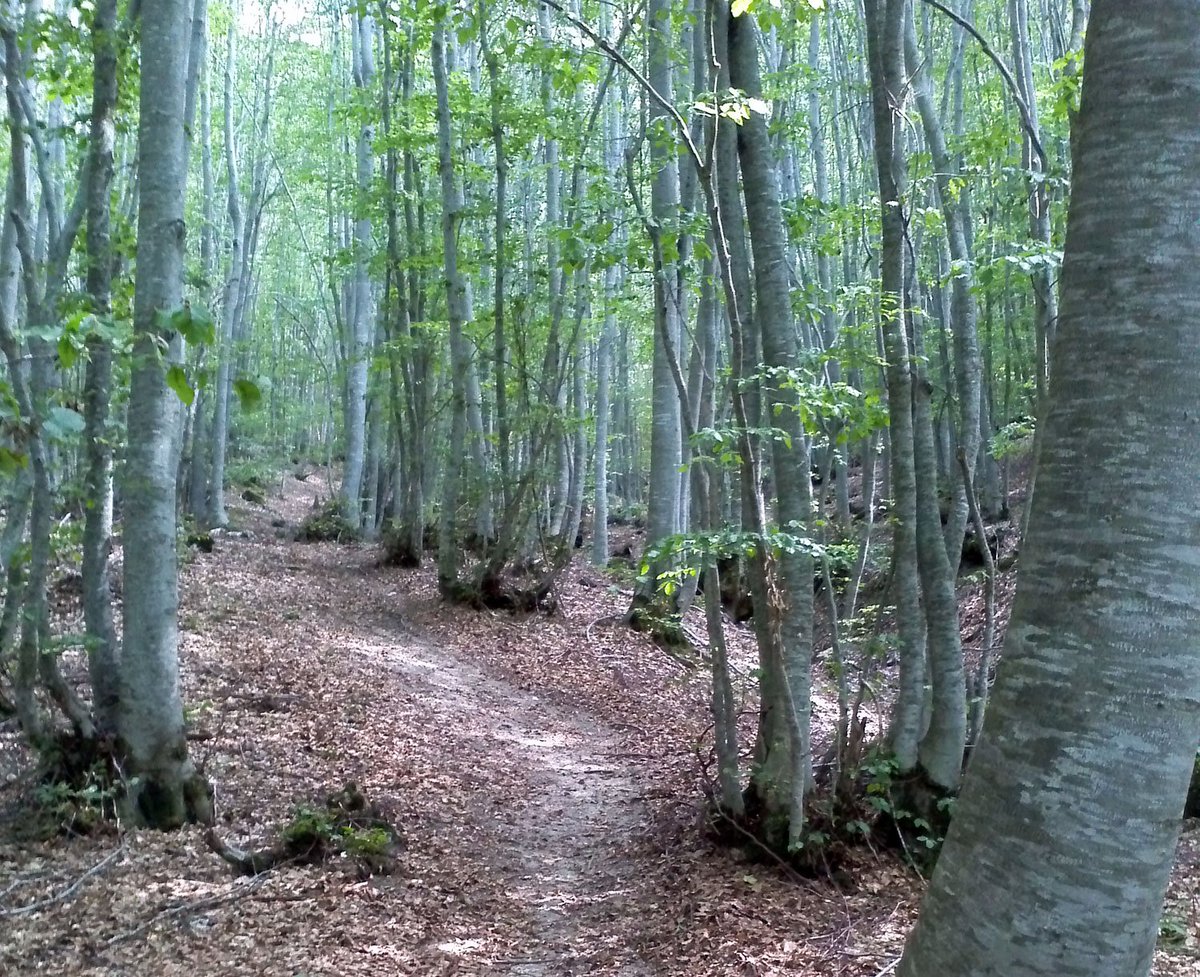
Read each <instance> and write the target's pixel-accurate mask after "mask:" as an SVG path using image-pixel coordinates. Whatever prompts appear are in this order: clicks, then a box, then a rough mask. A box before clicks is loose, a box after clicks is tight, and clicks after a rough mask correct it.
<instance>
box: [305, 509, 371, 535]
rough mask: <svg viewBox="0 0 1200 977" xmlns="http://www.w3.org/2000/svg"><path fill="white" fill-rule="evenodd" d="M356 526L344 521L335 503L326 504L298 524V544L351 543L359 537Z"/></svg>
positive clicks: (344, 517)
mask: <svg viewBox="0 0 1200 977" xmlns="http://www.w3.org/2000/svg"><path fill="white" fill-rule="evenodd" d="M361 535H362V534H361V533H360V532H359V530H358V527H357V526H352V525H351V524H350V522H349V521H348V520H347V519H346V516H345V514H344V513H343V512H342V508H341V506H340V505H338V503H337V502H327V503H326V504H325V505H323V506H321V507H320V508H319V509H317V510H316V511H315V512H313V513H311V514H310V515H309V516H308V518H307V519H305V520H304V522H302V523H301V524H300V529H299V530H297V532H296V541H297V542H299V543H352V542H354V541H356V540H358V539H359V538H360V537H361Z"/></svg>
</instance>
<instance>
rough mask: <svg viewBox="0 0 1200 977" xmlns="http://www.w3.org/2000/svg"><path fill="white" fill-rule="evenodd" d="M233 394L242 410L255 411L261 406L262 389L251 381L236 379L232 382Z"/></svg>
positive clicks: (243, 378)
mask: <svg viewBox="0 0 1200 977" xmlns="http://www.w3.org/2000/svg"><path fill="white" fill-rule="evenodd" d="M233 392H234V393H235V394H237V399H238V402H239V403H240V404H241V405H242V409H243V410H257V409H258V408H259V407H260V406H261V405H262V399H263V395H262V388H260V387H259V385H258V384H257V383H255V382H254V381H253V380H248V379H246V378H245V377H238V378H237V379H236V380H234V381H233Z"/></svg>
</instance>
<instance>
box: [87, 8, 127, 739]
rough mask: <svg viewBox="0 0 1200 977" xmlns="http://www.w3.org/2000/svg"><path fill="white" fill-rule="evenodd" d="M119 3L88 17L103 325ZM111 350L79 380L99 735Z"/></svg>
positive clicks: (97, 292)
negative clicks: (87, 505) (85, 456)
mask: <svg viewBox="0 0 1200 977" xmlns="http://www.w3.org/2000/svg"><path fill="white" fill-rule="evenodd" d="M116 32H117V0H98V2H97V3H96V8H95V11H94V12H93V15H92V59H93V72H92V118H91V129H90V133H89V136H90V142H89V145H88V149H89V152H90V153H91V163H90V166H89V171H88V176H89V179H90V181H91V182H90V186H89V187H88V202H87V290H88V295H89V296H90V297H91V300H92V311H93V313H94V314H95V315H96V316H97V318H98V319H100V320H101V321H103V320H105V319H106V318H107V317H109V316H110V315H111V314H112V270H113V254H112V236H111V223H110V203H109V201H110V197H111V194H112V179H113V151H114V146H115V140H116V126H115V121H114V118H113V116H114V113H115V111H116V105H117V33H116ZM111 395H112V347H111V345H110V340H109V339H108V338H107V337H106V336H104V335H103V334H100V335H93V336H92V337H91V338H90V339H89V341H88V365H87V371H86V378H85V380H84V431H83V435H84V450H85V451H86V453H87V458H86V474H85V476H84V491H85V492H86V493H87V498H88V501H89V503H90V505H89V507H88V508H87V510H86V512H85V514H84V524H83V566H82V576H83V614H84V621H85V624H86V627H87V635H88V675H89V678H90V680H91V683H92V699H93V711H94V714H95V717H96V724H97V726H98V727H99V728H100V729H101V730H102V731H103V732H105V733H109V732H113V731H115V729H116V720H117V716H116V712H117V702H118V699H119V695H120V691H119V685H118V676H117V636H116V630H115V628H114V627H113V613H112V595H111V592H110V590H109V579H108V557H109V551H110V548H111V540H112V520H113V456H112V440H111V435H110V432H109V430H108V428H109V399H110V397H111Z"/></svg>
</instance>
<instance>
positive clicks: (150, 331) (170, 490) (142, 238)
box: [118, 0, 212, 828]
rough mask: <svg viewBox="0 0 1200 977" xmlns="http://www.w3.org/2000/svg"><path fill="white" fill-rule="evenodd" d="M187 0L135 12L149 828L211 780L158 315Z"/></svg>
mask: <svg viewBox="0 0 1200 977" xmlns="http://www.w3.org/2000/svg"><path fill="white" fill-rule="evenodd" d="M190 23H191V5H190V3H189V2H187V0H159V2H157V3H154V4H149V5H147V7H146V9H145V10H144V11H143V12H142V23H141V45H140V48H141V65H142V67H141V99H140V118H139V123H138V177H139V181H140V186H139V199H138V254H137V277H136V282H135V289H136V290H135V299H134V333H135V341H134V354H133V356H134V359H133V373H132V382H131V388H130V396H129V420H128V430H129V447H128V452H127V455H126V463H125V471H124V483H123V484H124V503H125V508H124V512H125V513H126V517H125V520H124V527H123V539H124V550H125V582H124V587H123V593H124V602H125V603H124V623H125V627H124V647H123V649H122V655H121V665H120V675H121V682H120V689H121V701H120V711H119V715H118V729H119V732H120V738H121V742H122V745H123V747H124V752H125V756H126V763H127V767H126V772H127V773H128V774H129V775H130V776H131V777H133V778H136V779H135V780H133V781H131V784H130V788H129V794H128V806H129V813H130V815H131V816H132V817H133V818H134V819H135V820H137V821H140V822H143V823H145V824H147V825H150V826H152V827H159V828H170V827H176V826H178V825H180V824H182V823H183V822H184V821H187V820H189V819H197V820H208V819H210V818H211V816H212V802H211V799H210V797H209V793H208V785H207V783H206V782H205V781H204V778H203V777H202V776H201V775H200V774H199V773H198V772H197V771H196V770H195V768H194V767H193V766H192V764H191V761H190V760H189V759H188V752H187V740H186V738H185V737H184V722H183V703H182V700H181V697H180V691H179V656H178V642H179V632H178V623H177V614H178V606H179V593H178V577H177V566H176V555H175V476H176V472H177V468H176V464H175V458H174V441H175V432H176V430H177V428H178V425H177V423H176V419H177V417H178V413H179V401H178V399H177V398H176V396H175V394H174V393H173V392H172V391H171V390H170V388H168V387H167V385H166V382H165V373H166V365H167V364H166V362H165V360H166V357H165V356H164V355H163V353H162V351H161V349H160V343H162V342H164V341H166V342H169V341H170V338H171V337H170V336H169V335H166V334H165V333H164V331H163V327H162V324H161V322H160V317H161V316H162V315H163V314H170V313H171V312H173V311H174V310H176V309H178V308H179V307H180V306H181V304H182V299H183V289H182V280H183V254H184V234H185V225H184V219H183V214H184V191H185V188H186V183H187V140H186V134H185V127H184V105H185V98H186V87H187V85H186V80H187V62H188V35H189V28H190Z"/></svg>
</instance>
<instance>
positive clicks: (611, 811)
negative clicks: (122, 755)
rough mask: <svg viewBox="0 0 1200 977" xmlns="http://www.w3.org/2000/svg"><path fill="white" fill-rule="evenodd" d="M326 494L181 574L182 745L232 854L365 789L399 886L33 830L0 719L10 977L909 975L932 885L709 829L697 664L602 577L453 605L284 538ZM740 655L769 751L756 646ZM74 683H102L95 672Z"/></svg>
mask: <svg viewBox="0 0 1200 977" xmlns="http://www.w3.org/2000/svg"><path fill="white" fill-rule="evenodd" d="M323 494H327V490H325V489H323V488H322V487H321V486H320V485H317V486H314V485H313V483H312V482H311V481H309V482H304V483H301V482H299V481H296V480H294V479H291V478H287V479H285V480H284V482H283V485H282V497H281V498H278V497H272V498H271V500H270V503H269V507H268V508H263V507H250V508H246V507H240V508H237V507H235V508H234V509H233V512H234V519H235V522H236V524H237V525H238V526H239V527H241V528H244V529H246V530H248V535H239V534H222V535H220V536H219V537H218V539H217V544H216V549H215V552H213V553H212V554H193V555H192V557H191V559H190V561H189V563H188V565H187V566H186V567H185V570H184V574H183V605H182V611H181V626H182V642H181V659H182V673H183V674H182V680H183V692H184V700H185V702H186V704H187V715H188V720H189V730H190V737H191V740H192V743H191V750H192V755H193V756H194V757H195V758H196V760H197V761H198V762H200V763H201V764H202V765H203V767H204V769H205V771H206V773H207V775H208V776H209V778H210V779H211V781H212V783H213V784H214V786H215V788H216V794H217V797H216V799H217V809H218V812H219V817H220V824H219V831H220V833H221V835H222V836H223V837H225V838H227V839H229V840H231V841H233V842H235V843H240V844H259V843H263V842H264V841H265V840H267V839H268V838H272V837H273V836H274V833H275V832H276V831H277V830H278V828H279V826H280V825H281V824H284V823H286V822H287V821H288V819H289V818H290V817H291V816H292V814H293V812H294V811H295V809H296V807H297V806H298V805H305V804H313V803H320V798H321V797H322V796H323V795H326V794H328V793H330V792H332V791H336V790H338V789H339V788H341V787H342V786H343V785H344V784H345V783H346V782H348V781H353V782H355V783H356V784H358V785H359V786H360V787H361V788H362V789H363V790H364V791H365V792H366V794H367V795H368V796H369V797H370V798H371V799H372V800H374V801H376V802H377V803H379V804H380V805H381V806H382V807H383V808H384V810H385V813H386V814H387V815H388V816H389V817H390V818H392V819H393V820H394V821H395V822H397V823H398V824H399V825H400V826H401V827H402V828H403V830H404V833H405V835H406V838H407V848H406V850H405V851H404V852H403V853H402V855H401V857H400V860H399V870H398V871H397V872H396V873H395V874H393V875H390V876H384V877H374V878H368V879H363V878H360V877H359V875H358V874H357V872H356V871H355V869H354V866H353V865H351V864H350V863H348V862H346V863H334V864H332V865H329V866H325V867H312V866H303V867H301V866H285V867H281V868H279V869H276V870H275V871H272V872H270V873H268V874H266V875H264V876H260V877H258V878H256V879H253V880H247V879H235V878H233V877H232V876H231V874H230V873H229V871H228V870H227V868H226V866H225V865H224V864H223V863H221V862H220V861H219V859H217V858H216V856H214V855H213V854H212V853H211V852H209V851H208V850H207V849H206V847H205V845H204V843H203V840H202V837H201V832H200V831H199V830H198V829H195V828H189V829H185V830H184V831H181V832H177V833H174V834H170V835H162V834H156V833H153V832H127V833H125V834H123V835H121V836H118V835H117V834H116V833H115V832H102V833H98V834H94V835H92V836H90V837H87V838H82V839H79V838H76V839H71V840H63V839H55V840H52V841H48V842H41V843H35V842H28V841H24V842H21V841H16V840H14V838H15V836H16V834H18V833H19V832H18V831H17V830H16V829H18V828H19V827H20V824H19V822H18V821H17V820H16V819H17V818H19V817H20V812H21V811H22V810H23V808H22V800H23V799H24V798H27V797H28V796H30V794H31V793H32V792H33V791H34V790H35V789H36V788H35V786H34V785H33V784H32V783H31V782H30V774H31V766H30V763H29V757H28V755H27V754H26V753H25V752H24V751H23V749H22V748H21V746H20V744H19V740H18V737H17V735H16V732H15V729H14V728H13V726H12V725H11V723H10V724H8V725H0V975H4V977H10V975H11V977H26V975H33V974H42V973H46V974H49V973H53V974H56V975H87V977H150V975H154V977H317V975H321V977H326V975H328V977H334V975H336V977H359V975H361V977H367V975H370V977H389V975H399V974H411V975H430V977H440V975H452V974H453V975H497V977H542V975H547V977H549V975H555V977H557V975H572V974H595V975H599V977H604V975H609V977H641V975H653V977H730V975H735V974H738V975H762V977H766V975H773V977H833V975H838V977H876V975H878V974H881V973H887V972H890V971H891V969H892V968H893V967H894V965H895V962H896V960H897V957H898V954H899V951H900V948H901V946H902V944H903V939H904V935H905V933H906V932H907V930H908V928H909V926H910V925H911V922H912V920H913V918H914V916H915V912H916V906H917V900H918V898H919V895H920V884H919V882H918V881H917V880H916V879H915V878H914V876H913V874H912V873H911V871H910V870H908V869H906V868H905V867H904V866H903V865H901V864H899V863H898V862H897V861H896V860H895V859H892V858H888V857H875V856H873V855H871V854H870V853H868V852H863V853H862V857H861V859H860V861H859V864H857V865H854V866H848V874H849V875H850V876H851V877H852V887H851V888H850V889H848V890H847V891H839V890H838V889H836V888H834V887H833V886H831V885H828V884H823V883H815V882H811V881H806V880H802V879H798V878H796V877H795V876H794V875H792V874H790V873H788V872H786V871H783V870H781V869H780V868H779V866H777V865H773V864H762V863H761V862H757V863H756V862H754V861H752V860H749V859H747V858H746V857H745V856H744V855H742V854H740V853H738V852H736V851H731V850H727V849H719V848H714V847H713V846H712V845H711V844H709V843H707V842H706V841H705V840H704V834H703V831H702V829H701V826H700V823H699V812H700V808H701V804H700V801H699V784H698V779H699V778H698V766H699V765H702V764H703V763H704V762H705V759H706V752H707V747H706V746H705V744H706V743H708V742H709V731H708V726H709V717H708V708H707V697H708V692H707V680H706V678H705V675H704V670H703V669H697V670H695V671H692V672H688V671H686V670H682V669H681V668H680V666H679V664H678V663H677V662H675V661H674V660H672V659H670V658H668V657H667V656H665V655H663V654H662V653H661V652H659V651H657V650H656V649H654V648H653V646H651V645H650V644H649V643H648V642H646V641H645V640H644V639H643V638H642V637H640V636H637V635H633V634H631V633H630V632H629V631H628V630H627V629H623V628H621V627H619V626H611V627H610V626H607V625H606V624H604V621H605V620H606V619H608V618H609V617H611V616H612V615H613V614H614V613H615V612H617V611H619V610H620V609H621V608H622V607H623V606H626V602H627V600H628V593H627V592H625V591H623V590H622V589H621V587H620V586H619V585H618V584H617V583H615V582H614V580H613V579H612V578H611V577H606V576H604V575H600V574H597V573H596V572H594V571H592V570H590V569H587V568H584V567H578V568H573V569H572V571H571V573H570V574H569V575H568V576H569V579H567V580H564V583H563V589H562V590H561V591H560V592H559V593H558V594H557V596H558V598H559V603H560V606H561V607H562V609H563V613H562V614H560V615H559V616H556V617H554V618H549V619H548V618H545V617H541V616H535V617H529V618H514V617H510V616H508V615H505V614H478V613H474V612H469V611H466V610H464V609H462V608H455V607H449V606H447V605H444V604H442V603H441V602H440V601H439V600H438V599H437V596H436V587H435V585H434V582H433V579H432V576H431V575H430V574H429V573H427V572H421V571H417V572H414V571H402V570H394V569H387V568H382V567H379V566H378V565H377V562H376V553H375V551H374V550H372V549H371V548H369V547H347V546H336V545H332V544H329V545H313V546H301V545H298V544H296V543H294V542H292V541H291V534H292V532H293V531H294V529H295V527H296V525H297V524H298V523H299V521H300V520H301V519H302V518H303V517H304V516H305V515H306V514H307V512H308V511H309V508H310V506H311V505H312V502H313V500H314V496H317V495H323ZM272 519H276V520H282V521H283V522H284V523H285V525H284V526H281V527H279V528H276V527H273V526H272V525H271V522H272ZM67 611H68V614H67V619H65V620H63V621H62V622H60V623H61V624H62V626H63V628H64V629H65V630H76V631H77V630H80V623H79V621H78V620H77V617H78V609H77V608H75V610H74V611H72V610H71V609H70V608H67ZM72 614H74V615H75V619H71V615H72ZM730 637H731V642H732V647H733V651H734V660H735V665H736V666H737V667H738V669H739V672H740V674H741V676H742V678H743V679H744V681H743V682H740V686H741V687H743V688H744V689H746V690H747V691H746V698H745V699H744V700H743V702H742V712H743V714H744V720H745V721H744V724H743V725H744V729H743V734H744V742H745V743H746V744H749V743H751V742H752V732H753V717H754V700H753V696H752V689H753V681H752V677H751V674H750V672H751V669H752V668H753V652H752V650H750V649H751V642H750V639H749V637H748V636H746V637H744V638H741V639H739V638H738V637H737V635H736V633H735V632H734V631H733V630H731V634H730ZM739 641H740V642H741V645H742V646H744V647H740V650H739ZM64 666H65V668H66V670H67V672H68V674H69V675H71V676H73V677H74V678H75V679H76V680H77V681H79V682H80V684H81V685H82V683H83V676H84V665H83V662H82V661H81V660H80V659H79V657H78V656H77V655H76V654H75V653H71V654H69V655H68V656H66V658H65V659H64ZM818 705H821V703H818ZM698 761H699V763H698ZM1198 836H1200V833H1197V834H1196V835H1193V836H1192V837H1198ZM1198 852H1200V849H1198V848H1197V846H1196V845H1194V844H1193V845H1191V846H1188V845H1187V844H1185V846H1184V847H1183V849H1182V851H1181V861H1180V865H1179V866H1177V872H1176V877H1175V881H1174V884H1173V887H1172V892H1171V895H1170V897H1169V899H1168V906H1167V910H1166V913H1165V916H1164V920H1165V922H1164V926H1166V925H1167V924H1168V923H1170V925H1171V926H1172V927H1174V928H1173V929H1172V930H1171V932H1176V931H1177V932H1178V933H1180V934H1183V935H1182V936H1181V937H1180V938H1179V940H1178V943H1179V945H1178V946H1172V947H1170V948H1169V951H1168V952H1167V953H1163V952H1160V954H1159V959H1158V966H1157V967H1156V973H1157V974H1162V975H1164V977H1165V975H1171V977H1174V975H1176V974H1179V975H1182V974H1184V973H1189V974H1190V973H1193V972H1194V964H1195V960H1196V956H1195V953H1196V950H1195V941H1194V934H1195V933H1196V932H1197V920H1198V919H1200V917H1198V916H1197V908H1196V907H1197V905H1200V903H1198V901H1197V898H1198V897H1197V888H1196V886H1197V883H1196V879H1197V878H1200V874H1198V873H1197V869H1196V865H1197V858H1198V857H1200V854H1198ZM1164 932H1166V931H1165V930H1164ZM1163 949H1167V948H1166V947H1164V948H1163Z"/></svg>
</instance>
